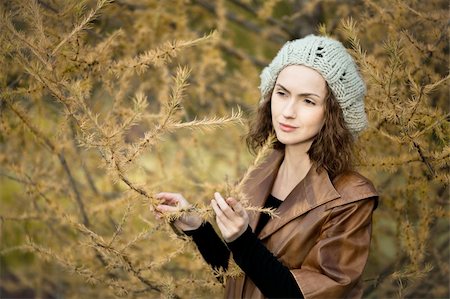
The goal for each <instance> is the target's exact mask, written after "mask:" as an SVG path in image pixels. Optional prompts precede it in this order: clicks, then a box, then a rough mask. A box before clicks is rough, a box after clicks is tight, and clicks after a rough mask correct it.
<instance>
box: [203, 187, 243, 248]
mask: <svg viewBox="0 0 450 299" xmlns="http://www.w3.org/2000/svg"><path fill="white" fill-rule="evenodd" d="M214 198H215V199H213V200H211V206H212V208H213V210H214V212H215V213H216V221H217V225H218V227H219V229H220V232H221V233H222V237H223V239H224V240H225V242H227V243H229V242H232V241H234V240H236V239H237V238H238V237H239V236H240V235H242V234H243V233H244V232H245V230H246V229H247V227H248V214H247V211H246V210H245V209H244V207H243V206H242V205H241V204H240V203H239V202H238V201H237V200H236V199H234V198H232V197H229V198H227V199H226V200H225V199H224V198H223V197H222V195H220V193H218V192H216V193H214Z"/></svg>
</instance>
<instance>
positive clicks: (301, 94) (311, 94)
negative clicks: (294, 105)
mask: <svg viewBox="0 0 450 299" xmlns="http://www.w3.org/2000/svg"><path fill="white" fill-rule="evenodd" d="M276 86H278V87H280V88H281V89H283V90H284V91H286V92H289V90H287V88H286V87H284V86H283V85H281V84H280V83H277V84H276ZM289 93H290V92H289ZM297 96H300V97H309V96H315V97H318V98H319V99H320V96H319V95H318V94H315V93H310V92H304V93H300V94H298V95H297Z"/></svg>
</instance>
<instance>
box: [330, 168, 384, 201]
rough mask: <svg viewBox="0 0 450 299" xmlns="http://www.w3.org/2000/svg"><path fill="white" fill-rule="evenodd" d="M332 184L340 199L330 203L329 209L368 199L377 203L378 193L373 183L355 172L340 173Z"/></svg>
mask: <svg viewBox="0 0 450 299" xmlns="http://www.w3.org/2000/svg"><path fill="white" fill-rule="evenodd" d="M332 183H333V186H334V188H335V189H336V191H337V192H338V193H339V195H340V198H338V199H336V200H334V201H333V203H330V207H331V206H337V205H343V204H347V203H353V202H358V201H361V200H363V199H368V198H374V199H375V201H377V198H378V192H377V190H376V189H375V186H374V185H373V183H372V182H371V181H370V180H369V179H368V178H366V177H364V176H363V175H362V174H360V173H358V172H356V171H346V172H344V173H341V174H339V175H338V176H336V177H335V178H334V179H333V180H332Z"/></svg>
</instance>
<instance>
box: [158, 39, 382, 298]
mask: <svg viewBox="0 0 450 299" xmlns="http://www.w3.org/2000/svg"><path fill="white" fill-rule="evenodd" d="M260 90H261V94H262V98H261V101H260V105H259V107H258V112H257V115H256V118H255V122H254V124H253V126H252V128H251V131H250V133H249V135H248V136H247V143H248V145H249V147H250V148H251V149H252V150H255V151H256V150H257V149H258V148H259V147H261V145H262V144H263V143H264V141H265V140H266V138H267V137H268V136H269V134H270V133H272V132H275V134H276V138H277V141H276V143H275V145H274V149H273V152H272V153H271V154H270V155H269V157H268V158H267V159H266V161H265V162H264V163H263V165H261V167H259V168H258V169H256V170H255V171H254V172H253V173H252V174H251V178H250V179H249V180H248V181H247V182H246V185H245V193H246V194H247V195H248V196H249V200H250V204H251V205H252V206H259V207H272V208H275V209H277V214H278V216H279V217H278V218H273V219H270V218H269V217H268V216H267V214H259V213H258V214H248V213H247V212H246V210H245V209H244V208H243V207H242V206H241V204H240V203H239V202H238V201H237V200H236V199H234V198H227V199H224V198H223V197H222V196H221V195H220V194H219V193H215V194H214V199H213V200H212V201H211V206H212V208H213V210H214V212H215V214H216V221H217V225H218V228H219V230H220V233H221V235H222V238H223V240H224V241H225V243H226V244H225V243H223V242H222V240H221V239H220V238H219V236H218V235H217V234H216V233H215V231H214V230H213V228H212V226H211V225H210V224H209V223H202V220H201V219H200V217H199V216H198V215H196V214H195V213H191V214H188V215H186V216H183V217H181V218H179V219H178V220H176V221H175V222H174V225H175V226H177V227H178V228H179V229H181V230H183V231H184V232H185V233H186V234H187V235H190V236H192V237H193V240H194V241H195V243H196V245H197V247H198V248H199V250H200V252H201V254H202V255H203V257H204V259H205V260H206V261H207V262H208V263H209V264H210V265H211V266H212V267H213V268H214V269H219V270H220V269H227V267H228V260H229V257H230V253H232V254H233V259H234V260H235V261H236V263H237V264H238V265H239V266H240V267H241V269H242V270H243V271H244V273H245V275H244V276H243V277H238V278H235V279H234V278H233V279H228V281H227V282H226V291H225V293H226V294H225V295H226V297H227V298H264V297H270V298H273V297H278V298H360V297H361V296H362V285H361V274H362V272H363V269H364V266H365V263H366V261H367V257H368V253H369V245H370V236H371V218H372V212H373V210H374V209H375V208H376V204H377V192H376V190H375V189H374V187H373V185H372V184H371V182H370V181H369V180H367V179H366V178H364V177H363V176H361V175H360V174H358V173H356V172H354V171H352V170H351V160H352V144H353V140H354V138H355V137H356V135H357V134H358V133H359V132H361V131H362V130H363V129H364V128H365V127H366V126H367V119H366V115H365V112H364V102H363V100H364V94H365V84H364V81H363V80H362V78H361V77H360V75H359V73H358V71H357V68H356V65H355V63H354V61H353V59H352V58H351V56H350V55H349V54H348V53H347V51H346V49H345V48H344V47H343V45H342V44H341V43H339V42H338V41H336V40H333V39H331V38H327V37H318V36H314V35H309V36H307V37H305V38H302V39H298V40H295V41H291V42H287V43H286V44H285V45H284V46H283V47H282V49H281V50H280V51H279V52H278V54H277V55H276V57H275V58H274V60H273V61H272V62H271V63H270V65H269V66H267V67H266V68H265V69H264V70H263V72H262V74H261V86H260ZM157 197H158V198H159V199H161V204H160V205H159V206H158V207H157V209H156V210H157V213H159V214H160V215H159V216H161V215H162V214H163V213H170V212H175V211H177V210H178V209H180V208H186V207H188V206H189V203H188V202H187V201H186V199H184V198H183V197H182V196H181V195H180V194H175V193H159V194H158V195H157Z"/></svg>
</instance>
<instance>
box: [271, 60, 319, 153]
mask: <svg viewBox="0 0 450 299" xmlns="http://www.w3.org/2000/svg"><path fill="white" fill-rule="evenodd" d="M326 95H327V87H326V82H325V79H324V78H323V77H322V75H320V74H319V73H318V72H317V71H315V70H313V69H311V68H309V67H306V66H303V65H291V66H287V67H286V68H284V69H283V70H282V71H281V72H280V74H279V75H278V78H277V81H276V83H275V87H274V90H273V93H272V98H271V110H272V125H273V127H274V129H275V133H276V136H277V139H278V140H279V141H280V142H281V143H283V144H285V145H286V146H289V145H299V144H303V145H305V146H307V148H308V149H309V147H310V146H311V144H312V142H313V140H314V137H315V136H316V135H317V134H318V133H319V131H320V129H321V128H322V126H323V124H324V120H325V97H326Z"/></svg>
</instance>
